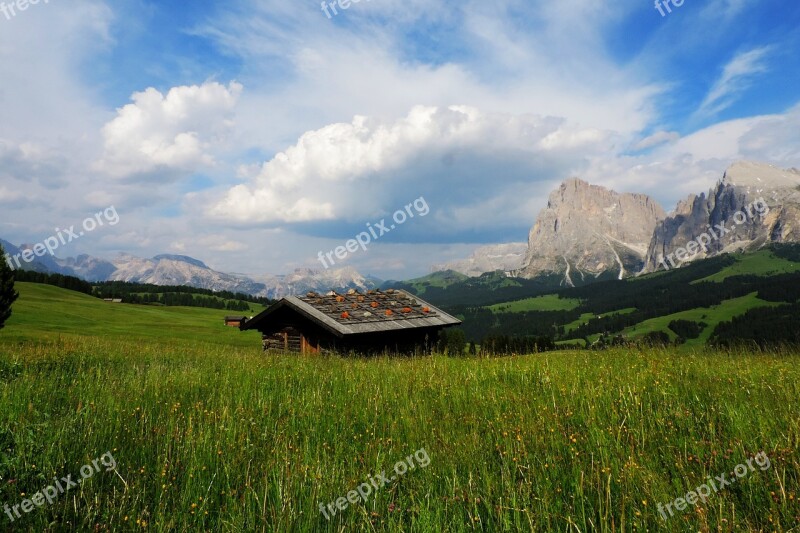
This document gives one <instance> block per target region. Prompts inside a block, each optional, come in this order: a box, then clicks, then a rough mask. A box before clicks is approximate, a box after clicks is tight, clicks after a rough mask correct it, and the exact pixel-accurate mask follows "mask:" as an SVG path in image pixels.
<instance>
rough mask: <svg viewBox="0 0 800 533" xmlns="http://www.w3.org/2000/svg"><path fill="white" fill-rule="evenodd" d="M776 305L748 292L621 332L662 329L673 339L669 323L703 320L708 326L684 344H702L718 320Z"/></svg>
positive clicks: (673, 334)
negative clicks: (745, 294) (719, 302)
mask: <svg viewBox="0 0 800 533" xmlns="http://www.w3.org/2000/svg"><path fill="white" fill-rule="evenodd" d="M776 305H780V304H778V303H775V302H767V301H764V300H760V299H759V298H757V297H756V293H752V294H748V295H747V296H742V297H741V298H733V299H731V300H725V301H723V302H722V303H721V304H720V305H715V306H712V307H708V308H702V307H701V308H698V309H691V310H687V311H681V312H680V313H674V314H672V315H666V316H661V317H658V318H653V319H650V320H645V321H644V322H639V323H638V324H636V325H635V326H633V327H630V328H626V329H625V330H624V331H623V334H624V335H625V336H628V337H638V336H641V335H644V334H646V333H650V332H651V331H664V332H666V333H667V334H668V335H669V336H670V339H672V340H674V339H675V337H677V335H675V333H674V332H673V331H672V330H671V329H669V323H670V322H672V321H673V320H678V319H683V320H691V321H694V322H705V323H706V324H708V326H706V328H705V329H704V330H703V332H702V333H701V334H700V336H699V337H698V338H696V339H687V341H686V344H687V345H688V346H692V345H703V344H705V343H706V342H707V341H708V339H709V337H710V336H711V334H712V333H713V331H714V328H715V327H717V324H719V323H720V322H725V321H729V320H731V319H732V318H733V317H735V316H739V315H743V314H744V313H745V312H747V311H749V310H750V309H754V308H756V307H772V306H776Z"/></svg>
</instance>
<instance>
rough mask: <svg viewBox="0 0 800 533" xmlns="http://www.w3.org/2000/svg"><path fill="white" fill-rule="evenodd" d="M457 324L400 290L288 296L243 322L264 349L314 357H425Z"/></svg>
mask: <svg viewBox="0 0 800 533" xmlns="http://www.w3.org/2000/svg"><path fill="white" fill-rule="evenodd" d="M458 324H461V321H460V320H458V319H457V318H454V317H452V316H450V315H448V314H447V313H445V312H444V311H441V310H440V309H437V308H436V307H434V306H432V305H430V304H429V303H427V302H425V301H423V300H420V299H419V298H417V297H416V296H413V295H411V294H409V293H407V292H405V291H400V290H392V289H389V290H386V291H378V290H375V291H368V292H366V293H360V292H357V291H355V290H350V291H348V292H347V293H346V294H337V293H336V292H329V293H327V294H325V295H322V294H317V293H314V292H309V293H308V294H306V295H305V296H299V297H298V296H289V297H286V298H283V299H281V300H280V301H278V302H276V303H275V304H273V305H272V306H270V307H269V308H268V309H266V310H265V311H264V312H262V313H261V314H259V315H257V316H255V317H253V318H252V319H250V320H247V321H245V323H244V324H242V325H241V327H240V329H241V330H242V331H247V330H257V331H260V332H261V335H262V344H263V347H264V350H277V351H287V352H297V353H305V354H315V353H324V352H340V353H350V352H355V353H363V354H372V353H408V354H410V353H427V352H429V350H430V347H431V346H432V345H433V343H434V342H436V339H437V336H438V333H439V331H440V330H442V329H443V328H446V327H450V326H456V325H458Z"/></svg>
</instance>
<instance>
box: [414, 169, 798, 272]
mask: <svg viewBox="0 0 800 533" xmlns="http://www.w3.org/2000/svg"><path fill="white" fill-rule="evenodd" d="M762 201H763V204H764V205H762V204H761V202H762ZM762 212H763V214H762ZM715 228H718V229H715ZM722 228H724V231H723V229H722ZM712 232H713V233H712ZM720 233H724V234H721V235H718V234H720ZM704 234H705V235H706V237H703V235H704ZM706 241H709V242H706ZM785 242H800V171H798V170H797V169H790V170H782V169H779V168H776V167H774V166H772V165H768V164H764V163H755V162H748V161H742V162H738V163H735V164H734V165H732V166H731V167H730V168H728V170H727V171H726V172H725V174H724V175H723V177H722V179H721V180H720V181H719V182H718V183H717V184H716V186H715V187H713V188H712V189H711V190H710V191H709V192H708V193H707V194H705V193H704V194H700V195H699V196H696V195H691V196H689V198H688V199H686V200H684V201H682V202H680V203H678V205H677V207H676V208H675V210H674V211H673V212H672V213H669V214H667V213H665V211H664V209H663V208H662V207H661V206H660V205H659V204H658V202H656V201H655V200H654V199H652V198H650V197H649V196H647V195H645V194H638V193H623V194H620V193H617V192H614V191H611V190H609V189H606V188H605V187H601V186H597V185H591V184H589V183H586V182H585V181H582V180H580V179H577V178H572V179H569V180H567V181H565V182H564V183H562V184H561V186H560V187H559V188H558V189H556V190H555V191H553V192H552V193H551V194H550V198H549V200H548V203H547V206H546V207H545V208H544V209H542V211H541V212H540V213H539V215H538V217H537V219H536V222H535V224H534V226H533V228H532V229H531V231H530V234H529V237H528V244H527V246H525V245H521V244H519V243H511V244H504V245H494V246H483V247H480V248H478V249H476V251H475V252H474V253H473V254H472V256H471V257H469V258H467V259H465V260H462V261H453V262H450V263H447V264H444V265H436V266H435V268H434V270H438V271H447V270H453V271H456V272H460V273H462V274H465V275H467V276H470V277H475V276H480V275H481V273H482V272H481V271H483V272H488V271H490V270H502V271H504V273H505V274H506V276H508V277H518V278H525V279H547V280H550V281H552V279H553V278H554V276H555V277H557V278H558V279H559V280H560V282H559V284H560V285H561V286H569V287H572V286H579V285H585V284H586V283H590V282H594V281H602V280H607V279H623V278H626V277H630V276H635V275H639V274H643V273H647V272H653V271H655V270H658V269H665V268H675V267H678V266H684V265H686V264H689V263H691V262H692V261H696V260H699V259H704V258H709V257H715V256H717V255H719V254H723V253H727V252H731V251H753V250H757V249H760V248H762V247H764V246H766V245H768V244H770V243H785ZM701 244H702V245H703V246H701ZM687 247H689V250H688V253H687ZM523 249H524V252H523V251H522V250H523ZM522 254H524V257H522ZM669 258H672V259H671V260H670V259H669ZM518 260H519V261H518ZM414 282H415V283H417V284H420V283H423V284H424V283H425V280H424V278H423V279H422V280H414Z"/></svg>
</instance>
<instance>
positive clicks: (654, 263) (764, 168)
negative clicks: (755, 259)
mask: <svg viewBox="0 0 800 533" xmlns="http://www.w3.org/2000/svg"><path fill="white" fill-rule="evenodd" d="M722 228H724V230H723V229H722ZM706 241H708V242H706ZM789 241H791V242H797V241H800V171H798V170H797V169H790V170H783V169H780V168H777V167H775V166H773V165H768V164H766V163H757V162H752V161H739V162H736V163H734V164H733V165H731V166H730V167H729V168H728V169H727V170H726V171H725V174H724V175H723V177H722V179H721V180H720V181H719V182H718V183H717V185H716V186H715V187H714V188H713V189H711V190H710V191H709V193H708V196H706V195H704V194H701V195H700V196H694V195H692V196H690V197H689V198H688V199H687V200H685V201H683V202H680V203H679V204H678V207H677V209H676V210H675V212H674V213H673V214H671V215H670V216H669V217H667V218H666V219H664V220H663V221H662V222H660V223H659V224H658V226H657V227H656V229H655V231H654V232H653V238H652V239H651V241H650V245H649V246H648V251H647V257H646V259H645V268H644V271H645V272H653V271H656V270H659V269H661V268H674V267H675V266H679V265H681V264H684V263H686V262H691V261H695V260H698V259H704V258H707V257H713V256H715V255H718V254H721V253H728V252H736V251H747V250H753V249H757V248H759V247H761V246H763V245H765V244H767V243H770V242H789ZM687 247H690V248H687ZM687 252H688V253H687ZM670 258H671V259H670ZM665 261H666V262H665Z"/></svg>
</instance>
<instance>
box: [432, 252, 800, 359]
mask: <svg viewBox="0 0 800 533" xmlns="http://www.w3.org/2000/svg"><path fill="white" fill-rule="evenodd" d="M509 281H510V282H516V281H519V282H520V283H519V285H517V287H516V288H517V294H515V296H514V297H513V298H510V299H507V300H505V301H497V300H496V299H495V301H491V302H490V303H484V302H485V301H486V300H487V298H486V296H485V295H484V291H483V290H482V288H480V287H479V288H476V289H474V290H473V292H474V294H475V299H474V302H473V303H466V304H465V303H461V302H463V301H464V300H468V298H467V297H466V296H465V294H468V293H469V290H468V287H467V286H466V285H465V284H463V283H461V284H459V285H457V286H456V285H454V286H451V287H449V290H450V291H453V290H454V289H455V288H456V287H458V288H459V290H461V291H463V292H464V293H465V294H461V295H460V296H459V298H458V299H457V301H458V303H456V304H453V300H454V299H453V298H452V294H451V295H450V296H451V297H450V298H443V299H442V300H441V301H440V300H438V298H437V297H438V296H439V294H437V293H432V294H431V295H430V296H429V299H430V300H431V301H432V303H434V304H438V305H442V306H443V307H444V308H445V309H446V310H447V311H449V312H450V313H452V314H454V315H457V316H459V317H460V318H462V319H463V320H464V326H463V328H464V330H465V332H466V333H467V337H468V338H469V339H470V340H474V341H480V340H481V339H482V338H484V337H486V336H489V335H508V336H542V335H546V336H551V337H554V338H555V340H556V341H569V340H576V339H583V338H588V339H589V340H594V339H596V338H598V337H599V336H600V335H601V334H611V335H617V334H622V335H624V336H625V337H627V338H637V337H641V336H642V335H646V334H649V333H654V332H663V333H665V334H666V335H667V336H668V337H669V338H670V339H672V340H675V339H676V338H678V335H677V334H676V332H675V331H673V330H672V329H670V327H669V325H670V323H671V322H673V321H675V320H683V321H690V322H693V323H695V324H696V325H695V326H692V327H694V328H697V327H700V328H701V329H702V332H701V333H700V335H699V336H698V337H696V338H693V339H685V338H681V339H682V340H685V341H686V343H687V345H702V344H705V343H706V342H708V341H709V339H712V338H714V339H715V340H724V338H718V337H717V336H715V330H716V328H717V326H719V325H721V324H724V323H725V322H729V321H731V320H733V319H734V318H736V317H741V316H742V315H744V314H745V313H746V312H748V311H750V310H754V309H759V308H764V309H765V310H766V309H767V308H770V307H775V306H780V305H786V304H794V303H795V302H797V301H798V300H799V299H800V245H796V244H779V245H771V246H770V247H768V248H764V249H762V250H759V251H757V252H754V253H750V254H728V255H723V256H718V257H714V258H711V259H707V260H704V261H698V262H695V263H693V264H690V265H687V266H686V267H684V268H681V269H677V270H670V271H661V272H656V273H652V274H648V275H644V276H640V277H636V278H628V279H625V280H622V281H618V280H612V281H604V282H598V283H593V284H589V285H584V286H582V287H576V288H569V289H558V290H553V289H551V290H549V291H541V290H540V291H538V293H537V294H534V295H525V292H531V291H536V289H535V288H532V287H530V286H527V285H525V280H516V279H512V280H509ZM497 294H500V293H499V292H498V293H497ZM784 315H787V313H785V312H783V313H780V316H781V317H784V318H782V323H784V324H785V316H784ZM748 316H749V317H750V319H749V320H755V321H756V322H757V325H753V328H752V329H751V331H755V332H756V333H755V335H758V334H759V333H758V332H760V331H763V332H764V333H765V335H766V334H767V333H769V334H768V336H769V338H771V339H774V338H776V337H778V338H780V337H781V335H780V334H779V333H776V332H775V331H772V330H774V329H775V328H774V327H773V326H772V325H770V323H769V321H768V320H766V319H764V320H761V319H759V318H758V317H759V314H757V313H756V314H751V315H748ZM770 316H772V315H770ZM797 320H798V326H800V317H798V319H797ZM761 322H763V323H761ZM702 324H704V326H703V325H702ZM690 325H691V324H690ZM725 331H726V333H724V335H725V336H730V335H731V330H730V328H725ZM747 338H749V337H747ZM786 338H787V339H788V337H786ZM754 340H758V339H754Z"/></svg>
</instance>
